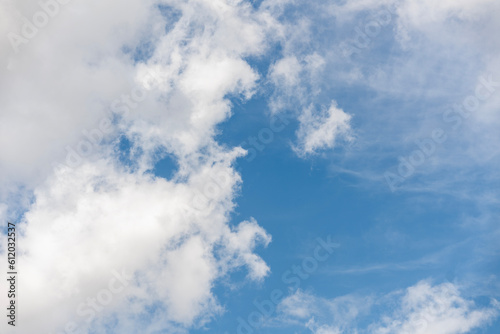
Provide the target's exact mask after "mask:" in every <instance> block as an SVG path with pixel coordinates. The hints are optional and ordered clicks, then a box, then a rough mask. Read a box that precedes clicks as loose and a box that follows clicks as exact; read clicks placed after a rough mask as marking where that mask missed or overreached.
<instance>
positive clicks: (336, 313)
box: [278, 281, 500, 334]
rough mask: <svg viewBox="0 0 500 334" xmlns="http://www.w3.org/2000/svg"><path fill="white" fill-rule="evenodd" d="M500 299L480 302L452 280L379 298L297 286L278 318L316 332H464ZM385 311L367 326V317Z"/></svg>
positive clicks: (485, 318) (487, 317) (487, 316)
mask: <svg viewBox="0 0 500 334" xmlns="http://www.w3.org/2000/svg"><path fill="white" fill-rule="evenodd" d="M499 308H500V305H499V303H498V302H497V301H496V300H493V301H492V302H491V305H490V306H488V307H482V308H481V307H478V306H476V305H475V303H474V301H472V300H468V299H465V298H464V297H463V296H462V295H461V293H460V291H459V289H458V287H457V286H456V285H454V284H451V283H444V284H441V285H434V286H433V285H431V284H430V283H429V282H426V281H422V282H419V283H418V284H416V285H414V286H412V287H410V288H408V289H407V290H406V291H404V292H401V291H395V292H392V293H389V294H387V295H385V296H382V297H381V298H379V299H378V300H375V299H374V298H373V297H371V296H366V297H360V296H354V295H347V296H342V297H337V298H333V299H326V298H321V297H318V296H315V295H313V294H310V293H307V292H303V291H300V290H299V291H297V292H296V293H295V294H293V295H291V296H289V297H287V298H285V299H284V300H283V301H282V302H281V303H280V305H279V307H278V310H279V312H280V314H279V320H280V321H281V322H282V323H284V324H288V325H290V324H294V325H297V324H300V325H301V326H304V327H306V328H308V329H309V330H310V331H311V332H312V333H314V334H347V333H359V334H361V333H370V334H396V333H407V334H428V333H439V334H464V333H470V332H471V331H472V330H473V329H477V328H479V327H482V326H484V325H487V324H488V323H489V322H490V321H492V320H493V319H495V318H496V317H497V316H498V314H499ZM374 313H377V314H381V316H380V321H378V322H376V323H374V322H371V323H369V324H368V325H367V326H361V325H360V324H362V323H366V321H365V320H366V319H365V318H366V317H364V316H369V315H370V314H374Z"/></svg>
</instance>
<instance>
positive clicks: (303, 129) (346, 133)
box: [295, 101, 353, 156]
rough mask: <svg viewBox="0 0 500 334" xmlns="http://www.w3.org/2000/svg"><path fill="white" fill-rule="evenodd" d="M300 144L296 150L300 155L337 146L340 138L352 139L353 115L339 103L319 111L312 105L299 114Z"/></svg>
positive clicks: (298, 137) (298, 134)
mask: <svg viewBox="0 0 500 334" xmlns="http://www.w3.org/2000/svg"><path fill="white" fill-rule="evenodd" d="M298 119H299V122H300V125H299V129H298V131H297V139H298V142H299V143H298V144H297V146H296V147H295V151H296V152H297V154H298V155H299V156H307V155H311V154H315V153H318V152H320V151H321V150H325V149H332V148H334V147H335V144H336V142H337V141H338V140H339V139H343V140H346V141H351V140H352V139H353V134H352V129H351V124H350V121H351V115H349V114H347V113H345V112H344V111H343V110H342V109H340V108H338V106H337V103H336V102H335V101H332V104H331V105H330V107H329V108H328V109H327V110H321V111H317V110H314V108H313V107H312V106H311V107H309V108H307V109H305V110H304V111H303V113H302V114H301V115H300V116H299V118H298Z"/></svg>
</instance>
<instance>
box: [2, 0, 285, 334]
mask: <svg viewBox="0 0 500 334" xmlns="http://www.w3.org/2000/svg"><path fill="white" fill-rule="evenodd" d="M42 2H43V1H42ZM47 2H48V1H47ZM61 2H62V1H61ZM43 3H45V2H43ZM50 3H51V5H52V6H53V7H51V8H52V9H53V10H54V11H56V9H55V8H56V7H57V13H55V12H54V13H53V14H54V15H53V17H50V19H49V20H50V21H49V23H48V24H47V25H46V26H44V27H39V28H38V30H37V32H36V34H35V33H33V36H31V37H30V38H28V37H26V36H24V35H23V29H25V30H26V29H28V30H29V28H30V23H26V22H27V21H26V20H24V18H23V17H27V18H28V21H30V20H31V21H33V19H32V17H33V15H34V14H35V19H36V17H40V14H37V13H39V12H40V13H42V12H41V11H42V9H41V8H40V5H39V4H38V1H26V2H23V4H22V5H21V4H19V3H13V2H10V1H3V2H1V4H0V12H1V13H2V20H0V21H1V23H0V33H1V34H2V35H7V33H9V32H13V33H15V34H17V35H19V36H21V38H25V39H26V41H27V42H26V43H24V42H23V43H21V44H19V45H17V44H15V45H14V47H13V48H12V46H11V43H10V42H9V39H2V40H1V42H0V43H2V44H1V48H0V49H1V50H2V51H1V54H0V57H1V60H2V64H4V66H2V67H1V68H0V74H1V75H0V84H1V86H2V87H3V88H2V90H1V92H0V103H1V106H2V108H1V109H2V112H1V114H0V149H1V151H2V157H1V164H0V172H1V175H2V179H1V180H0V183H1V184H2V193H1V196H2V200H3V201H5V202H6V204H2V205H1V206H0V215H1V218H2V219H4V218H7V217H12V216H16V215H17V213H20V212H23V213H24V215H23V216H22V218H21V221H20V222H19V247H20V249H19V258H18V262H19V266H20V267H19V271H20V272H21V273H22V275H23V277H24V278H23V279H22V280H21V281H20V282H19V285H18V288H19V290H20V291H23V292H22V293H21V294H20V295H19V304H20V305H24V307H23V318H24V319H26V321H24V322H22V323H20V324H19V326H18V327H17V328H16V330H17V332H19V333H34V332H39V333H47V332H52V331H59V332H63V331H66V332H68V333H69V332H72V329H71V328H72V327H74V326H77V327H78V329H79V331H81V332H87V331H88V330H92V331H94V332H96V333H101V332H105V331H106V330H107V329H106V328H110V327H111V328H114V331H116V332H119V333H136V332H138V331H140V332H145V333H147V332H154V331H159V330H165V329H166V330H169V331H170V332H177V331H184V330H185V329H186V328H190V327H193V326H194V327H196V326H200V325H202V324H203V323H205V322H206V321H208V320H209V319H211V317H213V316H214V315H217V314H220V313H221V312H223V306H222V305H220V304H219V302H218V301H217V298H216V296H214V295H213V293H212V290H213V287H214V285H215V284H217V280H218V279H221V278H223V277H225V276H227V275H229V274H230V273H231V271H233V270H235V269H236V268H241V267H246V268H247V270H248V278H249V279H252V280H261V279H262V278H263V277H265V276H266V275H267V274H268V273H269V267H268V266H267V265H266V263H265V262H264V261H263V260H262V259H261V258H260V257H259V256H258V255H256V254H255V250H256V248H257V247H258V246H259V245H263V246H266V245H267V244H268V243H269V242H270V240H271V239H270V236H269V235H268V234H267V233H266V232H265V231H264V229H262V228H261V227H260V226H258V224H257V223H256V222H255V221H254V220H253V219H250V220H249V221H244V222H242V223H240V224H238V225H236V226H233V225H230V224H229V221H230V214H231V212H232V210H233V208H234V198H235V197H236V195H237V191H238V186H239V184H240V182H241V178H240V176H239V175H238V173H236V172H235V171H234V169H233V164H234V162H235V160H236V159H237V158H238V157H241V156H242V155H244V153H245V152H244V151H243V150H242V149H241V148H234V149H231V148H223V147H221V146H219V145H218V143H217V142H216V141H215V140H214V136H215V134H216V126H217V125H218V124H219V123H220V122H222V121H224V120H226V119H227V118H228V117H229V116H230V114H231V103H230V102H229V99H228V97H237V98H241V99H243V100H246V99H248V98H250V97H251V96H252V94H253V93H254V90H255V86H256V82H257V80H258V79H259V75H258V74H257V73H256V72H255V70H254V69H252V68H251V67H250V65H249V64H248V63H247V62H246V61H245V58H246V57H248V56H252V55H253V56H255V55H261V54H262V53H263V52H265V50H266V47H267V45H268V39H270V38H271V37H270V36H271V35H272V32H273V31H274V30H275V29H277V23H276V22H275V20H274V19H273V18H272V16H271V15H270V14H269V12H266V11H264V10H263V11H257V10H255V9H253V7H252V6H251V4H249V3H248V2H243V1H222V0H216V1H212V0H210V1H206V0H192V1H181V0H179V1H177V0H172V1H158V2H154V1H146V2H145V1H132V2H127V4H126V5H124V4H123V3H122V2H119V1H111V2H109V1H108V2H106V3H103V2H99V1H87V2H84V3H77V2H70V3H68V4H64V5H63V4H60V3H58V2H55V1H52V2H50ZM54 6H56V7H54ZM4 16H6V17H8V19H6V20H3V17H4ZM23 25H25V26H23ZM26 27H27V28H26ZM25 35H26V34H25ZM23 36H24V37H23ZM17 49H18V50H17ZM104 129H105V130H106V131H104ZM85 131H87V132H85ZM82 132H85V134H83V133H82ZM120 138H127V140H128V142H129V143H130V152H129V156H128V157H126V158H130V159H131V160H132V163H131V164H130V165H129V164H124V163H123V161H122V160H121V158H120V157H119V156H120V155H123V154H124V152H117V147H118V144H119V141H120ZM89 145H90V146H89ZM67 149H69V150H70V151H71V152H72V153H71V155H68V153H67V152H66V150H67ZM165 154H170V155H171V156H172V157H173V159H174V160H175V162H176V163H177V165H178V170H177V172H176V173H175V175H174V176H173V177H172V178H171V179H170V180H166V179H163V178H159V177H154V176H153V175H152V174H151V173H150V170H151V169H153V168H154V165H155V163H156V162H157V160H158V159H159V156H160V157H161V156H162V155H165ZM53 163H55V164H57V165H59V168H55V169H54V168H53ZM64 165H70V166H64ZM6 189H7V190H6ZM20 198H21V199H22V200H20ZM0 246H1V249H2V252H5V247H6V244H5V242H4V240H2V241H1V244H0ZM4 284H5V282H2V287H3V286H4ZM2 289H3V288H2ZM28 319H29V320H28ZM4 325H5V324H4V323H2V326H4ZM2 332H4V330H3V329H2ZM5 332H6V333H10V332H12V331H11V329H10V328H9V329H5Z"/></svg>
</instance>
